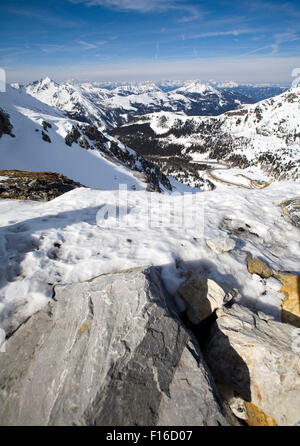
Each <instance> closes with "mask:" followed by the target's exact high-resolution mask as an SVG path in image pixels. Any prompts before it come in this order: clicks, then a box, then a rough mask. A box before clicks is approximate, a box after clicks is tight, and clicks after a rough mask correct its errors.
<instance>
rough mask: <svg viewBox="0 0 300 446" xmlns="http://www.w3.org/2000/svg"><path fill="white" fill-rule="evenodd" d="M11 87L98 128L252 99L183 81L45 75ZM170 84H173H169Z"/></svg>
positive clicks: (206, 112) (210, 111)
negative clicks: (59, 79)
mask: <svg viewBox="0 0 300 446" xmlns="http://www.w3.org/2000/svg"><path fill="white" fill-rule="evenodd" d="M165 85H167V83H165ZM13 86H14V87H15V88H17V89H19V90H20V91H23V92H26V93H28V94H30V95H31V96H33V97H35V98H36V99H38V100H40V101H42V102H44V103H46V104H48V105H50V106H54V107H57V108H59V109H60V110H62V111H64V112H65V113H66V114H67V115H68V116H69V117H71V118H74V119H77V120H81V121H83V122H88V123H90V124H92V125H95V126H97V127H98V128H99V129H102V130H104V129H111V128H114V127H117V126H120V125H122V124H124V123H126V122H127V121H128V120H129V119H130V118H132V117H133V116H136V115H144V114H148V113H155V112H160V111H165V112H175V113H178V112H180V113H184V114H186V115H188V116H215V115H219V114H221V113H224V112H226V111H229V110H234V109H237V108H239V107H240V106H241V104H246V103H253V102H254V101H253V99H251V98H248V97H247V96H245V95H244V94H242V93H240V92H237V93H236V92H233V91H231V90H227V89H216V88H214V87H213V86H211V85H209V84H207V83H203V82H201V81H187V82H184V83H183V84H182V85H181V86H179V87H178V88H172V89H170V88H167V89H163V88H160V86H159V84H158V83H154V82H132V83H128V84H122V85H118V86H116V85H112V86H111V87H112V88H103V87H101V86H99V85H98V84H97V83H87V82H85V83H75V82H73V83H72V82H66V83H62V84H58V83H56V82H54V81H53V80H51V79H50V78H48V77H47V78H45V79H41V80H40V81H35V82H32V83H30V84H28V85H25V86H20V85H16V84H14V85H13ZM169 86H170V85H169ZM106 87H109V86H106ZM173 87H177V85H176V84H173Z"/></svg>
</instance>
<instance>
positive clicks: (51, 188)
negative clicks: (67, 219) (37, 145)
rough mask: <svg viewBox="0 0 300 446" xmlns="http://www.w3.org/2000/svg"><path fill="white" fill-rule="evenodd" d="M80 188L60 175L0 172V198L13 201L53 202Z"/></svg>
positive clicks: (17, 171) (19, 171)
mask: <svg viewBox="0 0 300 446" xmlns="http://www.w3.org/2000/svg"><path fill="white" fill-rule="evenodd" d="M76 187H82V185H81V184H80V183H77V182H75V181H73V180H70V179H69V178H67V177H65V176H64V175H62V174H60V173H53V172H28V171H21V170H0V198H11V199H15V200H53V199H54V198H56V197H59V196H60V195H62V194H64V193H66V192H69V191H70V190H73V189H75V188H76Z"/></svg>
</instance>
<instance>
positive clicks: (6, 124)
mask: <svg viewBox="0 0 300 446" xmlns="http://www.w3.org/2000/svg"><path fill="white" fill-rule="evenodd" d="M12 129H13V126H12V124H11V122H10V120H9V115H8V114H7V113H5V112H4V111H3V110H2V108H0V138H1V136H2V135H3V134H6V135H10V136H12V137H13V136H14V135H13V134H12Z"/></svg>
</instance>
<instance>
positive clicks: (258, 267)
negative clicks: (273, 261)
mask: <svg viewBox="0 0 300 446" xmlns="http://www.w3.org/2000/svg"><path fill="white" fill-rule="evenodd" d="M248 271H249V273H250V274H257V275H258V276H260V277H261V278H263V279H268V278H269V277H271V276H273V271H272V270H271V268H269V267H268V265H266V264H265V263H264V262H263V261H262V260H260V259H258V258H257V257H253V258H249V260H248Z"/></svg>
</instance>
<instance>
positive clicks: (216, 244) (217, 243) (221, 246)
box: [205, 236, 235, 254]
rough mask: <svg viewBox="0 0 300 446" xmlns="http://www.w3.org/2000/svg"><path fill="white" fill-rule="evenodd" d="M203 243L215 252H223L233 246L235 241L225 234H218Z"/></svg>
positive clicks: (231, 248)
mask: <svg viewBox="0 0 300 446" xmlns="http://www.w3.org/2000/svg"><path fill="white" fill-rule="evenodd" d="M205 243H206V244H207V246H208V247H209V248H210V249H211V250H212V251H213V252H214V253H215V254H223V253H224V252H228V251H232V250H233V249H234V248H235V241H234V240H233V239H232V238H230V237H226V236H218V237H214V238H210V239H206V240H205Z"/></svg>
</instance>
